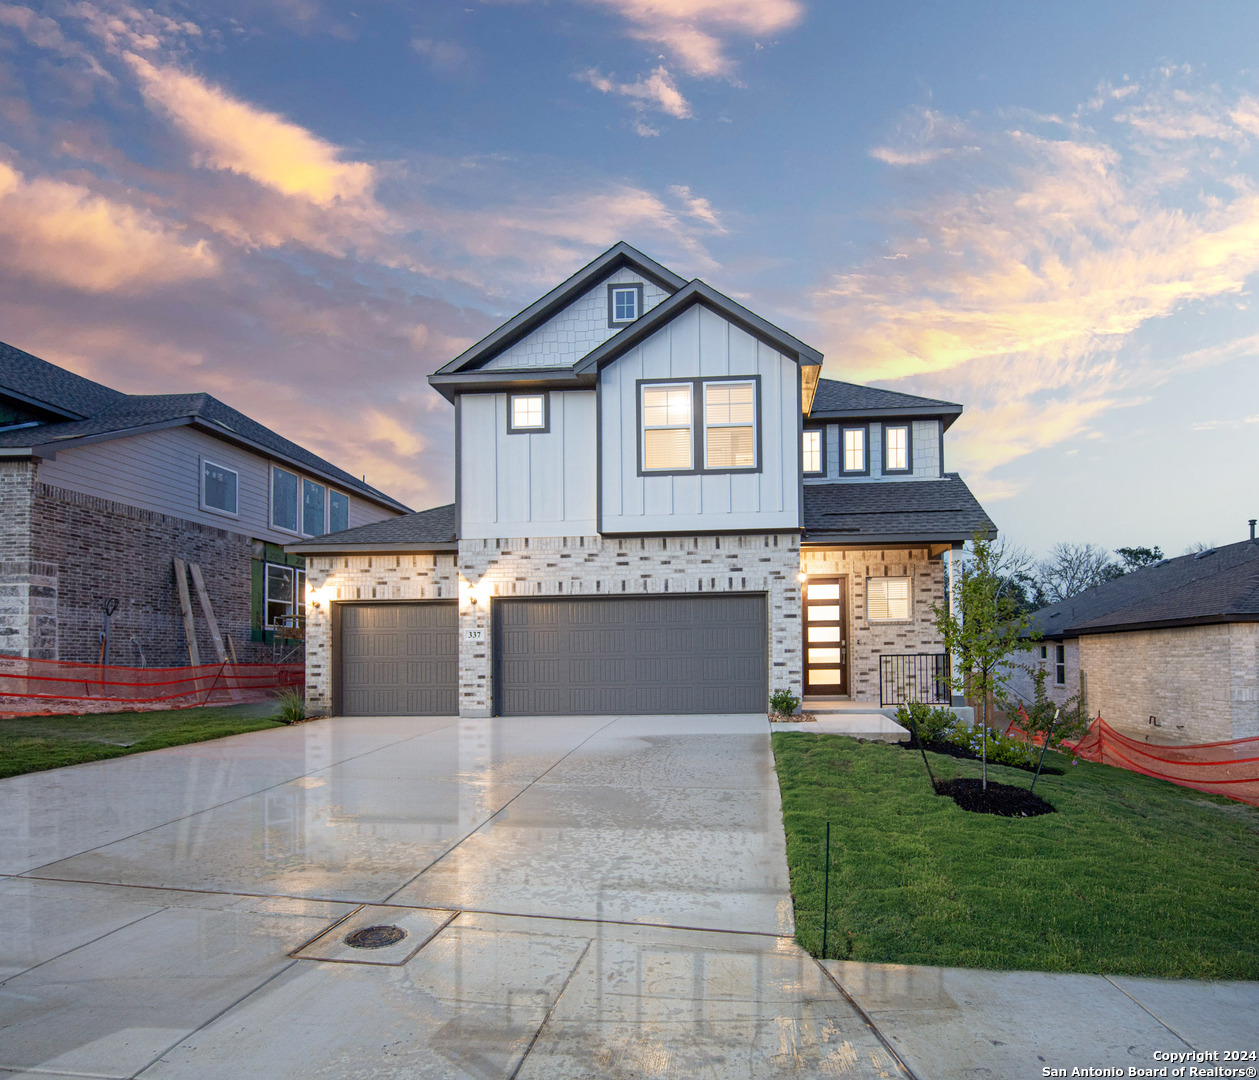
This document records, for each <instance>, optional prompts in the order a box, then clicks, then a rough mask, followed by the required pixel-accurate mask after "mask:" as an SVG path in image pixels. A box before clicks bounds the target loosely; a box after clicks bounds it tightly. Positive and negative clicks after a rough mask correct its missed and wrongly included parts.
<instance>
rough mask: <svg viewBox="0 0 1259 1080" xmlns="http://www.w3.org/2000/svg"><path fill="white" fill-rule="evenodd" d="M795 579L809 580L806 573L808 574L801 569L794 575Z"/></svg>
mask: <svg viewBox="0 0 1259 1080" xmlns="http://www.w3.org/2000/svg"><path fill="white" fill-rule="evenodd" d="M796 580H797V581H808V580H809V575H808V574H806V573H805V572H804V571H803V570H801V571H800V573H798V574H797V575H796Z"/></svg>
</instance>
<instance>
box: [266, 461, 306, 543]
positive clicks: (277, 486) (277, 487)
mask: <svg viewBox="0 0 1259 1080" xmlns="http://www.w3.org/2000/svg"><path fill="white" fill-rule="evenodd" d="M298 488H299V485H298V483H297V477H296V476H294V475H293V474H292V473H291V472H285V471H284V470H283V469H274V468H273V469H272V470H271V524H272V525H274V526H275V527H276V528H277V529H289V530H291V531H292V532H297V493H298Z"/></svg>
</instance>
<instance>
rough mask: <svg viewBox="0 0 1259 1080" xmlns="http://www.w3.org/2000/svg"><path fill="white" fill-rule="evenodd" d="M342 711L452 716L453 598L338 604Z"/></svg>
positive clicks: (455, 673) (455, 675) (455, 665)
mask: <svg viewBox="0 0 1259 1080" xmlns="http://www.w3.org/2000/svg"><path fill="white" fill-rule="evenodd" d="M340 611H341V633H340V638H341V641H340V654H341V712H342V713H343V714H344V715H346V716H453V715H454V714H455V713H456V712H458V711H459V710H458V705H457V700H458V699H457V693H456V687H457V686H458V681H459V637H458V628H457V621H458V612H457V609H456V606H455V604H454V603H423V604H419V603H417V604H342V605H340Z"/></svg>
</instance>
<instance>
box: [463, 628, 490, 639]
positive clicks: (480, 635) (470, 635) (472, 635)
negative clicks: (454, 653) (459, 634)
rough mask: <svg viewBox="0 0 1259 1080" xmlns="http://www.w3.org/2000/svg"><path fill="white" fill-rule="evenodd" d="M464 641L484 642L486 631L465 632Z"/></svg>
mask: <svg viewBox="0 0 1259 1080" xmlns="http://www.w3.org/2000/svg"><path fill="white" fill-rule="evenodd" d="M463 640H464V641H484V640H485V631H484V630H465V631H464V632H463Z"/></svg>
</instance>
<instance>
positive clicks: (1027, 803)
mask: <svg viewBox="0 0 1259 1080" xmlns="http://www.w3.org/2000/svg"><path fill="white" fill-rule="evenodd" d="M936 794H937V795H948V796H949V797H950V798H951V799H952V800H953V801H954V802H955V803H957V805H958V806H960V807H961V808H962V809H963V810H969V811H971V812H972V813H975V814H997V815H999V816H1000V817H1037V816H1039V815H1040V814H1053V813H1056V811H1055V810H1054V808H1053V807H1052V806H1051V805H1050V804H1049V803H1047V802H1045V800H1044V799H1042V798H1041V797H1040V796H1039V795H1034V794H1033V793H1032V792H1030V791H1028V790H1027V788H1023V787H1014V786H1013V785H1012V784H998V783H995V782H994V781H992V780H989V781H988V790H987V791H984V789H983V782H982V781H981V780H975V779H971V778H969V777H967V778H961V779H957V780H941V781H939V782H938V783H937V784H936Z"/></svg>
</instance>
